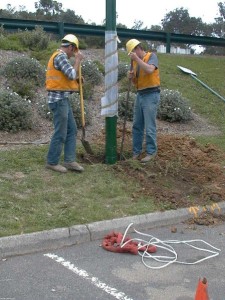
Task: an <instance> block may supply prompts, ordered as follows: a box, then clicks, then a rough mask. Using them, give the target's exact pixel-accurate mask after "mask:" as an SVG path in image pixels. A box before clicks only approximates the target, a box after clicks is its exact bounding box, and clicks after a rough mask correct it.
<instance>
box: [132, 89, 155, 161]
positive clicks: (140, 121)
mask: <svg viewBox="0 0 225 300" xmlns="http://www.w3.org/2000/svg"><path fill="white" fill-rule="evenodd" d="M159 101H160V93H159V92H152V93H149V92H147V93H144V94H142V95H141V94H140V93H137V97H136V101H135V104H134V120H133V128H132V134H133V155H138V154H140V153H141V152H142V145H143V141H144V131H145V140H146V153H147V154H150V155H152V154H154V153H156V152H157V140H156V115H157V108H158V105H159Z"/></svg>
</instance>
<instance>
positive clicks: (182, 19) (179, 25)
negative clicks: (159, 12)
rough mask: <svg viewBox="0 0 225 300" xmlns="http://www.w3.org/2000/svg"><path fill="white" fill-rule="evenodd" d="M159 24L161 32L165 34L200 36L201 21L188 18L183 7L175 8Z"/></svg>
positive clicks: (186, 11)
mask: <svg viewBox="0 0 225 300" xmlns="http://www.w3.org/2000/svg"><path fill="white" fill-rule="evenodd" d="M161 24H162V29H163V31H166V32H173V33H178V34H188V35H202V28H203V23H202V19H201V18H195V17H190V15H189V13H188V10H187V9H184V8H183V7H181V8H176V9H175V10H173V11H170V12H169V13H167V14H166V15H165V17H164V18H163V19H162V21H161Z"/></svg>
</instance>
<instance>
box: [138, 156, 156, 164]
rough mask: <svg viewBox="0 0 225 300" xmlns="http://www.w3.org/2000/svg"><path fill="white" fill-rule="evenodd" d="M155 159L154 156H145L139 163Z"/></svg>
mask: <svg viewBox="0 0 225 300" xmlns="http://www.w3.org/2000/svg"><path fill="white" fill-rule="evenodd" d="M154 157H155V154H147V155H146V156H145V157H144V158H142V159H141V163H147V162H148V161H150V160H151V159H153V158H154Z"/></svg>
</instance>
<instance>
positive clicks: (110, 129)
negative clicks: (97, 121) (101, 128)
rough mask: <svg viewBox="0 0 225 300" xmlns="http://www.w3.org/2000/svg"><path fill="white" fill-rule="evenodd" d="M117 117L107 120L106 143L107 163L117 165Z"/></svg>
mask: <svg viewBox="0 0 225 300" xmlns="http://www.w3.org/2000/svg"><path fill="white" fill-rule="evenodd" d="M116 128H117V117H116V116H115V117H106V118H105V130H106V143H105V146H106V147H105V163H106V164H115V163H116V162H117V139H116Z"/></svg>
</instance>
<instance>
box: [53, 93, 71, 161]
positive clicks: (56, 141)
mask: <svg viewBox="0 0 225 300" xmlns="http://www.w3.org/2000/svg"><path fill="white" fill-rule="evenodd" d="M49 108H50V109H51V111H52V113H53V124H54V133H53V136H52V138H51V142H50V146H49V150H48V154H47V163H48V164H50V165H57V164H58V163H59V160H60V156H61V153H62V150H63V146H64V162H66V163H68V162H73V161H75V159H76V135H77V125H76V121H75V119H74V116H73V112H72V108H71V105H70V102H69V99H68V98H64V99H62V100H59V101H57V102H54V103H49Z"/></svg>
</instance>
